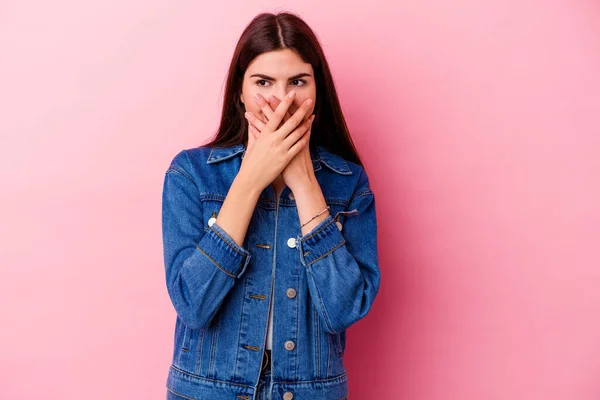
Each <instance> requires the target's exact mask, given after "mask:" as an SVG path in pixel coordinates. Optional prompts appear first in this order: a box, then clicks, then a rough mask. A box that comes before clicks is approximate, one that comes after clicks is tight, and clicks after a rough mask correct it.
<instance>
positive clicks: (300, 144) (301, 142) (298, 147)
mask: <svg viewBox="0 0 600 400" xmlns="http://www.w3.org/2000/svg"><path fill="white" fill-rule="evenodd" d="M310 132H311V130H310V129H309V130H307V131H306V133H304V135H302V137H301V138H300V139H298V140H297V141H296V143H293V144H292V147H290V148H289V150H288V159H289V160H291V159H292V158H294V157H295V156H296V155H297V154H298V153H300V152H301V151H302V149H303V148H304V147H305V146H308V145H309V144H308V143H309V142H310ZM290 136H291V135H290Z"/></svg>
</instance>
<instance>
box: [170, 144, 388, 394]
mask: <svg viewBox="0 0 600 400" xmlns="http://www.w3.org/2000/svg"><path fill="white" fill-rule="evenodd" d="M245 151H246V148H245V146H244V145H243V144H239V145H235V146H231V147H225V148H218V147H209V146H200V147H197V148H192V149H186V150H182V151H180V152H179V153H178V154H177V155H176V156H175V157H174V158H173V160H172V161H171V164H170V165H169V167H168V169H167V171H166V173H165V179H164V186H163V195H162V234H163V245H164V261H165V272H166V284H167V290H168V293H169V297H170V300H171V302H172V304H173V306H174V308H175V311H176V314H177V318H176V321H175V332H174V349H173V359H172V364H171V366H170V369H169V373H168V377H167V380H166V386H167V388H168V392H167V395H168V396H169V397H168V398H173V399H180V398H183V399H190V398H191V399H210V400H244V399H246V400H250V399H255V396H256V389H257V384H258V382H259V377H260V372H261V366H262V361H263V350H264V345H265V343H266V337H267V327H268V325H267V324H268V316H269V306H270V300H271V296H273V313H274V314H273V344H272V350H271V351H272V353H271V355H272V365H271V368H272V383H271V388H270V392H271V395H272V398H273V399H285V400H289V399H292V398H293V399H295V400H308V399H310V400H340V399H346V398H347V396H348V381H347V375H346V369H345V367H344V351H345V348H346V329H348V328H349V327H350V326H352V324H354V323H355V322H357V321H358V320H360V319H361V318H363V317H365V315H366V314H367V313H368V312H369V310H370V309H371V306H372V305H373V301H374V300H375V297H376V295H377V292H378V290H379V281H380V272H379V265H378V255H377V222H376V217H375V197H374V194H373V192H372V191H371V188H370V187H369V180H368V177H367V174H366V172H365V170H364V168H363V167H361V166H360V165H358V164H356V163H353V162H350V161H347V160H345V159H343V158H341V157H340V156H338V155H336V154H333V153H331V152H329V151H327V150H326V149H325V148H324V147H322V146H318V147H317V148H316V150H315V151H313V150H311V151H310V153H311V158H312V162H313V167H314V170H315V176H316V178H317V180H318V182H319V184H320V186H321V190H322V191H323V194H324V196H325V201H326V203H327V204H328V205H329V206H330V207H331V210H330V214H329V215H328V216H327V218H326V219H324V220H323V221H321V222H320V223H319V224H318V225H317V226H316V227H314V229H312V231H311V232H309V233H307V234H305V235H302V234H301V229H300V221H299V218H298V210H297V208H296V203H295V201H294V196H293V193H292V192H291V190H290V189H289V187H287V186H285V187H284V188H283V190H282V192H281V193H280V195H279V197H278V198H275V192H274V190H273V188H272V187H271V186H270V185H268V186H267V187H266V188H265V189H264V190H263V191H262V193H261V195H260V196H259V199H258V202H257V204H256V207H255V209H254V212H253V215H252V217H251V220H250V223H249V226H248V230H247V234H246V237H245V239H244V243H243V246H239V245H238V244H236V242H235V241H234V240H233V239H232V238H231V236H229V235H228V234H227V233H226V232H225V231H224V230H223V229H222V228H221V227H219V225H217V224H216V223H214V218H215V217H216V216H217V215H218V214H219V210H220V208H221V206H222V204H223V201H224V200H225V196H226V195H227V192H228V190H229V187H230V186H231V184H232V182H233V179H234V178H235V176H236V174H237V173H238V171H239V169H240V166H241V161H242V158H243V157H244V154H245Z"/></svg>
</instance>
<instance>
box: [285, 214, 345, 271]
mask: <svg viewBox="0 0 600 400" xmlns="http://www.w3.org/2000/svg"><path fill="white" fill-rule="evenodd" d="M348 213H351V214H354V212H353V211H340V212H338V213H337V214H336V215H335V216H332V215H331V214H330V215H328V216H327V218H325V219H324V220H323V221H321V222H320V223H319V224H318V225H317V226H315V227H314V228H313V230H312V231H310V232H308V233H307V234H306V235H304V236H301V235H298V237H297V239H296V243H297V244H298V249H299V250H300V261H301V262H302V264H303V265H304V266H306V267H308V266H309V265H310V264H312V263H314V262H315V261H318V260H320V259H321V258H323V257H326V256H327V255H328V254H329V253H332V252H333V251H334V250H335V249H337V248H338V247H340V246H342V245H343V244H344V243H346V240H345V239H344V236H342V233H341V232H340V230H339V229H338V226H337V224H336V223H335V221H336V218H337V216H338V214H348Z"/></svg>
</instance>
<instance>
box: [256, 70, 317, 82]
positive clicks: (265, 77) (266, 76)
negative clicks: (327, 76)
mask: <svg viewBox="0 0 600 400" xmlns="http://www.w3.org/2000/svg"><path fill="white" fill-rule="evenodd" d="M255 76H258V77H259V78H263V79H268V80H271V81H274V80H275V78H271V77H270V76H268V75H264V74H253V75H250V78H252V77H255ZM303 76H311V75H310V74H307V73H306V72H303V73H301V74H298V75H294V76H291V77H290V78H289V80H290V81H292V80H294V79H298V78H302V77H303Z"/></svg>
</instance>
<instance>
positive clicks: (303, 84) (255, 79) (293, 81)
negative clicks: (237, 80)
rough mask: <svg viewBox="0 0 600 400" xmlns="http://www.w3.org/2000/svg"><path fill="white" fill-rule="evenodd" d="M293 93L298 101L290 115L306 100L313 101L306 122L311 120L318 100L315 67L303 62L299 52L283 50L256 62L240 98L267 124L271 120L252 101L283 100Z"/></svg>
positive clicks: (246, 106) (292, 106)
mask: <svg viewBox="0 0 600 400" xmlns="http://www.w3.org/2000/svg"><path fill="white" fill-rule="evenodd" d="M292 90H294V91H295V92H296V97H294V102H293V103H292V104H291V105H290V107H289V108H288V112H289V113H290V115H293V114H294V113H295V112H296V110H297V109H298V107H299V106H300V105H301V104H302V103H303V102H304V101H305V100H306V99H312V100H313V103H312V105H311V108H310V110H309V112H307V113H306V115H304V117H303V119H307V118H309V117H310V116H311V114H312V113H313V111H314V109H315V103H316V100H317V99H316V95H317V86H316V83H315V79H314V72H313V68H312V65H310V64H309V63H305V62H304V61H302V58H300V56H299V55H298V53H296V52H295V51H293V50H291V49H283V50H276V51H270V52H267V53H263V54H261V55H259V56H257V57H256V58H255V59H254V60H252V62H251V63H250V65H249V66H248V68H247V69H246V73H245V74H244V81H243V83H242V93H241V95H240V97H241V100H242V103H244V106H245V109H246V111H250V112H251V113H253V114H254V115H255V116H257V117H258V118H260V119H261V120H263V121H266V120H267V118H266V117H265V115H264V113H263V112H262V110H261V108H260V106H259V105H258V104H257V103H256V102H255V101H254V100H253V99H252V97H253V96H254V95H255V94H257V93H260V94H261V95H262V96H263V97H264V98H265V99H266V100H267V101H269V97H270V96H271V95H273V96H275V97H277V98H278V99H279V100H283V98H284V97H285V96H286V94H288V93H289V92H290V91H292Z"/></svg>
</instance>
